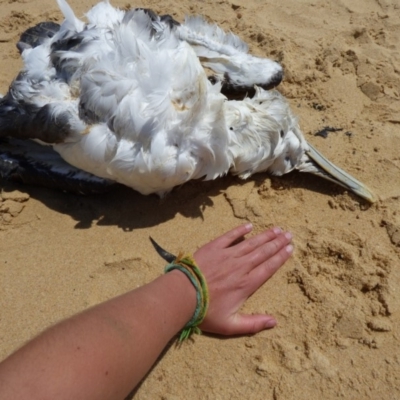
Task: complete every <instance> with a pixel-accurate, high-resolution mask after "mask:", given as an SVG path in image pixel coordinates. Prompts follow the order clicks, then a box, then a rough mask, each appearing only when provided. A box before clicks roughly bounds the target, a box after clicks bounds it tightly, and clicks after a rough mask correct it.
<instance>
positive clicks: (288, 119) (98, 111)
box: [0, 0, 319, 195]
mask: <svg viewBox="0 0 400 400" xmlns="http://www.w3.org/2000/svg"><path fill="white" fill-rule="evenodd" d="M58 3H59V5H60V8H61V10H62V12H63V14H64V16H65V21H64V22H63V23H62V25H61V26H60V27H59V28H57V26H51V27H49V26H47V25H46V27H45V28H46V29H49V30H50V33H49V34H48V36H46V35H42V37H41V38H40V40H39V41H37V40H36V39H35V40H36V41H35V42H34V43H33V44H32V43H31V44H30V43H29V40H28V39H26V37H25V39H24V36H22V37H21V42H20V43H19V45H18V47H19V48H20V50H21V51H22V57H23V60H24V69H23V71H22V72H21V73H20V74H19V75H18V77H17V78H16V79H15V81H14V82H13V83H12V85H11V87H10V90H9V93H8V94H7V95H6V96H5V97H4V98H3V99H2V100H1V105H0V136H1V135H3V136H6V135H8V136H12V137H18V138H32V139H36V140H40V141H41V142H42V143H47V144H49V145H51V146H53V148H54V149H55V150H56V151H57V152H58V153H59V154H60V155H61V157H62V158H64V160H66V161H67V162H68V163H69V164H71V165H73V166H75V167H77V168H79V169H82V170H84V171H87V172H90V173H92V174H94V175H96V176H99V177H102V178H106V179H108V180H112V181H116V182H119V183H122V184H124V185H127V186H130V187H132V188H133V189H135V190H137V191H139V192H141V193H143V194H150V193H158V194H159V195H163V194H165V193H166V192H168V191H170V190H171V189H172V188H173V187H175V186H177V185H181V184H183V183H185V182H187V181H188V180H191V179H199V178H204V179H215V178H217V177H220V176H223V175H225V174H227V173H228V172H231V173H234V174H238V175H239V176H241V177H243V178H246V177H248V176H250V175H252V174H254V173H256V172H261V171H268V172H270V173H272V174H275V175H282V174H285V173H287V172H289V171H291V170H293V169H298V170H300V171H306V172H318V171H319V169H318V168H317V167H315V165H314V164H313V162H312V161H311V160H310V158H309V153H310V151H311V150H312V149H311V148H310V146H309V145H308V143H307V142H306V140H305V139H304V137H303V135H302V133H301V131H300V129H299V126H298V123H297V119H296V118H295V117H294V115H293V114H292V112H291V111H290V108H289V106H288V104H287V102H286V101H285V99H284V98H283V97H282V96H281V95H280V94H279V92H277V91H275V90H271V91H270V90H265V88H267V87H269V86H273V85H274V84H276V83H279V82H280V80H281V78H282V69H281V67H280V66H279V64H277V63H275V62H273V61H272V60H268V59H262V58H258V57H254V56H251V55H249V54H248V53H247V46H246V45H245V43H244V42H242V41H241V40H240V39H239V38H237V37H236V36H234V35H233V34H225V33H224V32H223V31H222V30H221V29H219V28H218V27H217V26H215V25H210V24H208V23H206V22H205V21H204V20H203V19H202V18H199V17H193V18H187V19H186V21H185V23H183V24H179V23H177V22H176V21H174V20H173V19H172V18H171V17H169V16H161V17H159V16H157V15H155V14H154V13H153V12H151V11H149V10H141V9H137V10H130V11H122V10H118V9H115V8H113V7H112V6H111V5H110V4H109V3H108V1H105V2H103V3H99V4H98V5H97V6H95V7H93V8H92V9H91V10H90V11H89V12H88V13H87V15H86V16H87V19H88V22H87V23H84V22H82V21H80V20H78V19H77V18H76V17H75V15H74V14H73V12H72V10H71V9H70V7H69V6H68V5H67V3H66V2H65V0H58ZM27 33H28V31H27V32H26V33H25V34H27ZM28 36H29V35H28ZM205 68H207V69H208V70H211V71H212V72H213V73H214V75H213V76H212V77H211V78H210V77H208V76H207V74H206V69H205ZM232 90H233V91H236V92H242V93H246V92H252V91H253V93H252V95H253V96H252V97H251V98H250V97H246V96H244V98H243V99H242V100H233V99H228V98H227V97H226V95H228V94H229V93H230V92H232ZM15 118H17V119H18V121H19V122H18V123H17V124H15V123H10V122H9V121H11V120H15Z"/></svg>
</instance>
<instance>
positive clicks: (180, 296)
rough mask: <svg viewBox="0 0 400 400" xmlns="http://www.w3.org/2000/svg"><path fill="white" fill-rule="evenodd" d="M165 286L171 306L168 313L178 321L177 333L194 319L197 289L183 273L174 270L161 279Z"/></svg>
mask: <svg viewBox="0 0 400 400" xmlns="http://www.w3.org/2000/svg"><path fill="white" fill-rule="evenodd" d="M160 280H161V281H162V282H163V283H164V284H165V286H166V288H167V290H168V292H169V297H170V301H171V304H174V306H173V307H169V308H168V310H167V312H169V311H170V312H171V318H174V319H176V322H177V323H176V326H177V332H178V331H179V330H181V329H182V328H183V327H184V326H185V325H186V323H187V322H189V321H190V319H191V318H192V316H193V314H194V312H195V310H196V305H197V299H196V289H195V287H194V286H193V284H192V283H191V282H190V280H189V278H188V277H187V276H186V275H185V274H184V273H183V272H181V271H178V270H173V271H170V272H168V273H166V274H164V275H162V276H161V277H160Z"/></svg>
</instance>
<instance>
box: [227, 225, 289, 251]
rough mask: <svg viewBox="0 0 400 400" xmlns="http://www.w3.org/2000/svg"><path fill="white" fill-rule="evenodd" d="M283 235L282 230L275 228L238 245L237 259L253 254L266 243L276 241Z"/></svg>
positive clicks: (236, 249) (236, 247) (236, 248)
mask: <svg viewBox="0 0 400 400" xmlns="http://www.w3.org/2000/svg"><path fill="white" fill-rule="evenodd" d="M281 233H282V230H281V229H280V228H278V227H274V228H271V229H268V230H267V231H264V232H261V233H259V234H258V235H256V236H253V237H252V238H249V239H247V240H245V241H243V242H241V243H239V244H237V245H236V246H235V252H236V254H235V255H236V257H242V256H245V255H246V254H249V253H252V252H253V251H254V250H256V249H258V248H260V247H261V246H263V245H264V244H265V243H268V242H270V241H271V240H273V239H275V238H276V237H277V236H278V235H280V234H281Z"/></svg>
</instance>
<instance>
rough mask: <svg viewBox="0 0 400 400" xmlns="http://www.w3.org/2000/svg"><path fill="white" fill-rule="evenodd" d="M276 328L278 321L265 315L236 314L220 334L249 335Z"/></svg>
mask: <svg viewBox="0 0 400 400" xmlns="http://www.w3.org/2000/svg"><path fill="white" fill-rule="evenodd" d="M274 326H276V320H275V318H274V317H272V316H271V315H265V314H255V315H248V314H236V315H235V316H234V317H233V318H232V320H231V321H230V323H229V324H227V325H226V326H224V328H223V329H222V330H221V332H219V333H220V334H222V335H248V334H252V333H257V332H260V331H262V330H264V329H270V328H273V327H274Z"/></svg>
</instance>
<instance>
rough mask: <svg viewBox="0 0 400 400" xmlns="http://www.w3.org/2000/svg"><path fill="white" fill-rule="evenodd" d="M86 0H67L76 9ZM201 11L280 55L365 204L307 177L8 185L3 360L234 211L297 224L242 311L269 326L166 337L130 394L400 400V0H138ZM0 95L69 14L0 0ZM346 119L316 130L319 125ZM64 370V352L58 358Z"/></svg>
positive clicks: (262, 223) (297, 105) (1, 256)
mask: <svg viewBox="0 0 400 400" xmlns="http://www.w3.org/2000/svg"><path fill="white" fill-rule="evenodd" d="M95 2H96V1H95V0H93V1H86V0H81V1H78V0H70V1H69V3H70V5H71V6H72V8H73V9H74V11H75V12H76V15H77V16H79V17H82V18H84V13H85V12H86V11H87V10H88V9H89V8H90V7H91V6H92V5H94V4H95ZM112 4H113V5H114V6H118V7H121V8H123V7H128V6H129V7H147V8H151V9H153V10H154V11H156V12H157V13H168V14H171V15H172V16H173V17H174V18H175V19H176V20H178V21H183V19H184V16H185V15H186V14H201V15H204V16H205V17H206V18H207V19H208V20H209V21H214V22H216V23H218V24H219V25H220V26H221V27H222V28H223V29H225V30H231V31H232V32H233V33H235V34H237V35H239V36H240V37H241V38H242V39H243V40H245V41H246V42H247V43H248V44H249V46H250V52H251V53H252V54H255V55H258V56H265V57H270V58H273V59H275V60H277V61H279V62H280V63H281V64H282V65H283V66H284V69H285V78H284V81H283V82H282V84H281V85H280V86H279V90H280V92H281V93H283V94H284V95H285V96H286V97H287V99H288V101H289V102H290V104H291V107H292V109H293V111H294V112H295V113H296V114H297V115H298V117H299V121H300V126H301V128H302V130H303V132H304V135H305V137H306V139H307V140H308V141H310V143H312V144H314V145H315V147H316V148H318V149H319V150H320V151H321V152H322V153H323V154H324V155H326V156H327V157H328V158H329V159H330V160H331V161H333V162H334V163H335V164H337V165H339V166H340V167H342V168H343V169H345V170H346V171H348V172H349V173H351V174H352V175H354V176H356V177H357V178H358V179H359V180H360V181H362V182H364V183H366V184H367V185H368V186H369V187H370V188H371V189H372V190H373V191H374V192H375V193H376V195H377V196H378V198H379V200H378V201H377V202H376V203H375V204H373V205H368V204H366V203H365V202H364V201H362V200H360V199H358V198H357V197H355V196H353V195H351V194H349V193H347V192H346V191H344V190H343V189H341V188H340V187H337V186H335V185H334V184H331V183H329V182H326V181H323V180H321V179H319V178H317V177H314V176H311V175H307V174H299V173H291V174H289V175H287V176H284V177H282V178H277V177H271V176H269V175H267V174H258V175H256V176H253V177H252V178H251V179H249V180H247V181H242V180H240V179H238V178H235V177H231V176H227V177H225V178H222V179H219V180H216V181H213V182H190V183H188V184H186V185H184V186H182V187H180V188H176V189H175V190H173V192H172V193H171V194H170V195H168V196H167V197H166V198H164V199H163V200H160V199H159V198H158V197H157V196H154V195H152V196H142V195H140V194H138V193H136V192H134V191H133V190H131V189H128V188H124V187H121V188H116V189H115V190H112V191H111V192H109V193H106V194H102V195H97V196H78V195H73V194H68V193H62V192H58V191H54V190H49V189H44V188H39V187H32V186H23V185H11V184H8V183H5V182H0V186H1V195H0V288H1V296H0V310H1V311H0V359H3V358H5V357H6V356H7V355H8V354H10V353H11V352H13V351H14V350H15V349H17V348H18V347H19V346H21V345H22V344H23V343H25V342H26V341H27V340H29V339H31V338H32V337H34V336H35V335H37V334H38V333H39V332H41V331H42V330H44V329H45V328H46V327H48V326H50V325H52V324H54V323H55V322H57V321H59V320H60V319H63V318H65V317H68V316H71V315H72V314H74V313H77V312H79V311H82V310H84V309H86V308H88V307H90V306H92V305H94V304H97V303H99V302H102V301H104V300H106V299H109V298H111V297H113V296H116V295H118V294H121V293H124V292H126V291H128V290H130V289H132V288H135V287H138V286H140V285H143V284H144V283H146V282H149V281H150V280H152V279H153V278H155V277H157V276H159V275H160V274H161V273H162V272H163V266H164V262H163V261H162V260H161V259H160V258H159V256H158V255H157V254H156V253H155V251H154V250H153V248H152V246H151V244H150V242H149V239H148V237H149V236H152V237H153V238H154V239H156V240H157V241H158V242H159V243H160V244H161V245H162V246H163V247H165V248H166V249H168V250H169V251H171V252H173V253H178V252H179V251H181V250H184V251H194V250H195V249H196V248H198V247H199V246H200V245H202V244H204V243H206V242H208V241H209V240H211V239H212V238H214V237H216V236H218V235H220V234H222V233H223V232H225V231H226V230H228V229H230V228H233V227H235V226H237V225H239V224H241V223H243V222H246V221H250V222H251V223H253V225H254V231H255V232H260V231H261V230H263V229H265V228H268V227H271V226H273V225H279V226H281V227H283V228H284V229H287V230H290V231H291V232H292V233H293V235H294V245H295V253H294V256H293V257H292V259H291V260H290V261H289V262H288V263H287V264H286V265H285V266H284V267H283V268H281V269H280V270H279V271H278V273H277V274H276V275H275V276H274V277H273V278H272V279H271V280H270V281H269V282H267V284H266V285H265V286H263V287H262V288H261V289H260V290H259V291H258V292H257V293H256V294H255V295H254V296H253V297H251V298H250V299H249V300H248V301H247V303H246V304H245V306H244V309H243V311H244V312H248V313H252V312H268V313H270V314H273V315H274V316H276V318H277V319H278V324H279V325H278V326H277V327H276V328H275V329H273V330H269V331H264V332H262V333H260V334H257V335H255V336H245V337H238V338H231V339H229V340H226V339H224V338H220V337H213V336H208V335H202V336H196V337H195V338H194V340H193V341H189V342H187V343H184V345H182V346H181V347H180V348H177V347H176V346H174V345H173V344H171V346H170V347H169V348H168V350H167V351H166V352H165V353H164V355H163V356H162V357H161V358H160V360H159V362H158V363H157V365H156V366H155V367H154V368H153V369H152V371H151V372H150V373H149V375H148V376H147V378H146V379H145V380H144V381H143V383H142V384H141V385H140V387H139V388H138V389H137V391H136V392H135V393H134V398H135V399H160V400H161V399H162V400H177V399H188V398H191V399H213V400H215V399H231V400H233V399H263V400H269V399H271V400H272V399H273V400H278V399H279V400H289V399H296V400H303V399H304V400H306V399H325V400H327V399H337V398H344V399H370V400H372V399H378V398H379V399H387V400H389V399H390V400H392V399H395V398H400V333H399V332H400V296H399V294H400V210H399V207H400V4H399V3H398V1H397V0H353V1H350V0H324V1H321V0H301V1H299V0H285V1H281V2H273V1H260V0H246V1H244V0H233V2H232V1H226V0H221V1H211V0H198V1H190V0H182V1H179V2H175V1H172V0H161V1H154V0H145V1H139V2H136V3H127V1H126V0H113V1H112ZM0 15H1V17H0V70H1V76H0V93H2V94H4V93H6V91H7V89H8V85H9V84H10V83H11V81H12V79H13V78H14V77H15V76H16V74H17V73H18V71H19V70H20V68H21V65H22V63H21V59H20V56H19V53H18V50H17V49H16V47H15V44H16V42H17V41H18V38H19V35H20V34H21V33H22V32H23V31H24V30H25V29H27V28H28V27H30V26H33V25H35V24H36V23H38V22H40V21H44V20H51V21H56V22H61V21H62V15H61V13H60V12H59V10H58V7H57V4H56V1H55V0H35V1H34V0H3V1H1V2H0ZM325 126H329V127H334V128H340V130H337V131H336V132H330V133H329V134H328V136H327V137H326V138H324V137H321V136H315V135H314V133H315V132H317V131H319V130H321V129H322V128H324V127H325ZM60 363H62V360H60Z"/></svg>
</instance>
